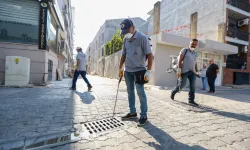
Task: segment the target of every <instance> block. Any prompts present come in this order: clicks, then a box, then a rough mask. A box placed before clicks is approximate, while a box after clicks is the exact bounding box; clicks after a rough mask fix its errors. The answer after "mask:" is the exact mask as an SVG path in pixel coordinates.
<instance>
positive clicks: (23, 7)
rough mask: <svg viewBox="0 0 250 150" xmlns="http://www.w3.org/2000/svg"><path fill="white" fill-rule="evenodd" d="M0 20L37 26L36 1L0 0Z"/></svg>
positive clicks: (37, 8) (37, 11)
mask: <svg viewBox="0 0 250 150" xmlns="http://www.w3.org/2000/svg"><path fill="white" fill-rule="evenodd" d="M0 4H1V5H0V14H1V15H0V20H4V21H13V22H20V23H27V24H32V25H38V17H39V2H38V1H37V0H0Z"/></svg>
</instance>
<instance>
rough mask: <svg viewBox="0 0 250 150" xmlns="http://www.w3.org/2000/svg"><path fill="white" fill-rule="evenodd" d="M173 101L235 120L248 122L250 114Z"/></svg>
mask: <svg viewBox="0 0 250 150" xmlns="http://www.w3.org/2000/svg"><path fill="white" fill-rule="evenodd" d="M173 102H175V103H178V104H180V105H183V106H184V107H193V108H194V109H200V110H202V112H211V113H213V114H215V115H220V116H223V117H228V118H233V119H237V120H241V121H245V122H250V116H249V115H247V114H237V113H233V112H227V111H221V110H218V109H215V108H212V107H209V106H206V105H200V106H199V107H196V106H191V105H189V104H187V103H184V102H180V101H173Z"/></svg>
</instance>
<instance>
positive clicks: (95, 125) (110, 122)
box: [83, 118, 124, 134]
mask: <svg viewBox="0 0 250 150" xmlns="http://www.w3.org/2000/svg"><path fill="white" fill-rule="evenodd" d="M123 125H124V123H122V122H121V121H120V120H118V119H116V118H107V119H103V120H99V121H93V122H88V123H84V124H83V126H84V127H85V128H86V129H87V131H88V132H89V134H98V133H101V132H106V131H109V130H114V129H116V128H119V127H121V126H123Z"/></svg>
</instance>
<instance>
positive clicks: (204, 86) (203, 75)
mask: <svg viewBox="0 0 250 150" xmlns="http://www.w3.org/2000/svg"><path fill="white" fill-rule="evenodd" d="M200 71H201V80H202V90H206V89H207V75H206V73H207V65H206V64H203V68H201V70H200Z"/></svg>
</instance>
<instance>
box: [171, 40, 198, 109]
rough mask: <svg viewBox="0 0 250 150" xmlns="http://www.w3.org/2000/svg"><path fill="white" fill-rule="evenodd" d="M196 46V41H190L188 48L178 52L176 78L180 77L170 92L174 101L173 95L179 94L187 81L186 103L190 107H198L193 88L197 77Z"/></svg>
mask: <svg viewBox="0 0 250 150" xmlns="http://www.w3.org/2000/svg"><path fill="white" fill-rule="evenodd" d="M197 46H198V40H197V39H192V40H191V41H190V43H189V47H187V48H183V49H182V50H181V51H180V54H179V56H178V57H179V59H178V64H177V65H178V69H177V77H178V78H179V77H180V83H179V85H177V86H176V87H175V89H173V90H172V92H171V96H170V97H171V99H172V100H174V97H175V94H176V93H178V92H180V91H181V90H182V88H184V87H185V85H186V82H187V80H189V94H188V95H189V98H188V103H189V104H191V105H195V106H199V104H197V103H196V102H195V101H194V100H195V87H196V76H198V71H199V70H198V67H197V62H196V58H197V52H196V51H195V49H196V47H197Z"/></svg>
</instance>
